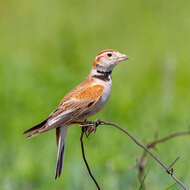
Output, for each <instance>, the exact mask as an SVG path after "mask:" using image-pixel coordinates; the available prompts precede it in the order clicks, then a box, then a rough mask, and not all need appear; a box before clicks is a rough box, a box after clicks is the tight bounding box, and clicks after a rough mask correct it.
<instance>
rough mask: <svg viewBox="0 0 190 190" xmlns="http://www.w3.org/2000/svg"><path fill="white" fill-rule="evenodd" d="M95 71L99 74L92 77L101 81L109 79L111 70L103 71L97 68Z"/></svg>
mask: <svg viewBox="0 0 190 190" xmlns="http://www.w3.org/2000/svg"><path fill="white" fill-rule="evenodd" d="M97 73H99V74H97V75H93V77H95V78H98V79H100V80H103V81H110V79H111V73H112V71H109V72H104V71H99V70H97Z"/></svg>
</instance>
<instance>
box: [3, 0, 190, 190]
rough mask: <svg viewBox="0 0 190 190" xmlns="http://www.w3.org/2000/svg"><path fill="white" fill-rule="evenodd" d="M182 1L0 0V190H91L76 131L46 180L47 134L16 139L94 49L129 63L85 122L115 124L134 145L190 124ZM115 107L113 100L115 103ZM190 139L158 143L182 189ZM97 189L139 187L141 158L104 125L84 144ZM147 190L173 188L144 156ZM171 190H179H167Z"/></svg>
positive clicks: (186, 15)
mask: <svg viewBox="0 0 190 190" xmlns="http://www.w3.org/2000/svg"><path fill="white" fill-rule="evenodd" d="M189 10H190V2H189V1H185V0H181V1H177V0H169V1H165V0H160V1H152V0H144V1H141V0H134V1H133V0H119V1H106V0H102V1H89V0H83V1H74V0H56V1H50V0H33V1H28V0H17V1H13V0H3V1H1V3H0V44H1V45H0V82H1V83H0V84H1V89H0V108H1V109H0V123H1V124H0V125H1V132H0V145H1V146H0V166H1V170H0V186H1V188H0V189H5V190H20V189H24V190H25V189H27V190H33V189H35V190H42V189H46V190H50V189H57V190H59V189H65V190H89V189H92V190H95V189H96V188H95V186H94V184H93V182H92V181H91V179H90V178H89V176H88V173H87V170H86V168H85V166H84V163H83V161H82V156H81V149H80V143H79V137H80V128H79V127H78V126H73V127H71V128H70V130H69V133H68V136H67V149H66V157H65V167H64V171H63V174H62V176H61V178H60V179H59V180H57V181H55V180H54V171H55V162H56V152H57V149H56V143H55V132H54V131H51V132H48V133H46V134H43V135H41V136H38V137H36V138H33V139H32V140H26V139H25V137H24V136H23V135H22V132H23V131H24V130H26V129H28V128H30V127H32V126H33V125H35V124H37V123H38V122H40V121H41V120H43V119H44V118H45V117H46V116H47V115H49V113H50V112H51V111H52V110H53V109H54V108H56V106H57V104H58V103H59V101H60V100H61V99H62V97H63V96H64V95H65V94H66V93H67V92H68V91H69V90H71V89H72V88H73V87H75V86H76V85H77V84H78V83H79V82H80V81H82V80H83V79H84V78H85V77H86V76H87V75H88V73H89V71H90V69H91V64H92V62H93V59H94V58H95V55H96V54H97V53H98V52H99V51H100V50H102V49H117V50H119V51H121V52H123V53H126V54H128V55H129V56H130V60H129V61H127V62H123V63H121V64H120V65H119V66H118V67H117V68H116V69H115V70H114V72H113V91H112V94H111V97H110V100H109V102H108V105H107V106H106V108H105V109H104V110H103V111H102V112H101V113H99V114H98V115H96V116H95V117H93V118H92V119H95V118H101V119H103V120H107V121H113V122H116V123H118V124H120V125H121V126H122V127H124V128H126V129H127V130H128V131H130V132H131V133H132V134H133V135H134V136H135V137H136V138H138V139H139V140H140V141H141V142H144V143H146V142H149V141H151V140H153V139H154V135H155V133H158V134H159V137H164V136H166V135H168V134H171V133H173V132H177V131H183V130H187V129H188V126H189V124H190V117H189V115H190V64H189V62H190V53H189V50H190V35H189V34H190V12H189ZM118 100H119V101H118ZM189 147H190V137H189V136H185V137H179V138H175V139H173V140H170V141H168V142H166V143H163V144H160V145H159V146H158V147H157V151H155V150H153V152H154V153H155V154H156V155H158V156H159V158H160V159H161V160H162V161H164V162H165V163H166V164H168V165H169V164H170V163H171V162H172V161H173V160H174V159H175V158H176V157H177V156H180V161H178V162H177V164H176V165H175V171H176V175H177V176H178V177H179V178H180V179H182V181H183V182H184V183H185V184H186V185H189V186H190V162H189V157H190V151H189V150H190V149H189ZM85 148H86V154H87V158H88V160H89V164H90V166H91V168H92V171H93V173H94V175H95V176H96V178H97V180H98V182H99V183H100V186H101V187H102V188H103V189H109V190H116V189H119V190H134V189H138V188H139V182H138V178H137V170H136V169H132V167H133V166H134V165H135V163H136V159H138V158H139V157H140V155H141V153H142V150H141V149H140V148H139V147H137V146H136V145H135V144H134V143H133V142H132V141H131V140H130V139H129V138H128V137H127V136H125V135H123V134H122V133H120V132H119V131H117V130H116V129H114V128H111V127H108V126H105V127H101V128H99V129H98V131H97V133H96V135H92V136H91V137H90V138H89V139H87V140H86V139H85ZM147 172H148V174H147V177H146V180H145V183H146V187H147V189H149V190H158V189H159V190H160V189H166V188H167V187H169V186H170V185H172V184H174V181H173V180H172V179H171V178H170V177H169V176H168V175H167V174H166V173H165V171H164V170H163V169H162V168H161V167H160V166H159V165H158V164H157V163H156V162H155V161H153V160H152V158H149V157H148V164H147ZM172 189H180V187H179V186H178V185H174V186H173V187H172Z"/></svg>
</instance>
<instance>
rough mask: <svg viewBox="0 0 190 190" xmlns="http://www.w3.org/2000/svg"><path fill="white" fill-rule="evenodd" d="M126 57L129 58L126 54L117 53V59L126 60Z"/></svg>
mask: <svg viewBox="0 0 190 190" xmlns="http://www.w3.org/2000/svg"><path fill="white" fill-rule="evenodd" d="M127 59H129V56H128V55H125V54H120V55H119V61H124V60H127Z"/></svg>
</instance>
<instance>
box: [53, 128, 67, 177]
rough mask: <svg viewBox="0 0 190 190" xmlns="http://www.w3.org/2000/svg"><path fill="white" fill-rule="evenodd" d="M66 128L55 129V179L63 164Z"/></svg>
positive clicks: (58, 175) (59, 173)
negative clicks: (56, 149)
mask: <svg viewBox="0 0 190 190" xmlns="http://www.w3.org/2000/svg"><path fill="white" fill-rule="evenodd" d="M67 129H68V127H67V126H63V127H59V128H56V137H57V147H58V151H57V163H56V172H55V179H57V178H58V177H60V175H61V172H62V169H63V164H64V152H65V139H66V135H67Z"/></svg>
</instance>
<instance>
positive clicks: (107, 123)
mask: <svg viewBox="0 0 190 190" xmlns="http://www.w3.org/2000/svg"><path fill="white" fill-rule="evenodd" d="M92 124H94V126H95V127H97V126H98V125H109V126H113V127H115V128H117V129H119V130H120V131H122V132H124V133H125V134H127V135H128V136H129V137H130V138H131V139H132V140H133V142H135V144H137V145H138V146H139V147H141V148H142V149H143V150H144V151H145V152H147V153H148V154H149V155H150V156H151V157H152V158H153V159H154V160H155V161H157V162H158V163H159V164H160V166H162V167H163V168H164V169H165V171H166V172H167V173H168V174H169V175H170V176H171V177H172V178H173V179H174V180H175V181H176V182H177V183H178V184H179V185H180V186H181V187H182V188H183V189H184V190H188V187H187V186H186V185H184V184H183V183H182V182H181V181H180V180H179V179H178V178H177V177H176V176H175V175H174V172H173V169H172V170H171V168H170V167H167V166H166V165H165V164H164V163H163V162H162V161H161V160H160V159H159V158H158V157H157V156H156V155H154V154H153V153H152V152H151V151H150V150H149V148H148V147H147V146H144V145H143V144H141V143H140V142H139V141H138V140H137V139H136V138H135V137H133V136H132V135H131V134H130V133H129V132H128V131H126V130H125V129H123V128H122V127H120V126H119V125H117V124H115V123H113V122H106V121H102V120H96V121H94V122H90V123H89V122H88V123H87V125H85V126H87V127H88V126H89V127H90V126H92ZM82 135H83V134H81V137H82ZM180 135H181V133H180V134H179V133H178V134H177V135H175V136H180ZM183 135H184V134H183ZM170 138H173V136H171V137H169V139H170ZM164 141H165V139H164V140H162V141H161V142H164ZM81 142H82V141H81ZM158 142H159V141H158ZM81 146H82V143H81ZM83 153H84V149H83ZM85 164H86V166H88V164H87V162H85ZM87 169H88V171H90V170H89V167H87ZM89 174H90V172H89ZM91 177H93V176H91ZM94 182H95V181H94Z"/></svg>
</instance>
